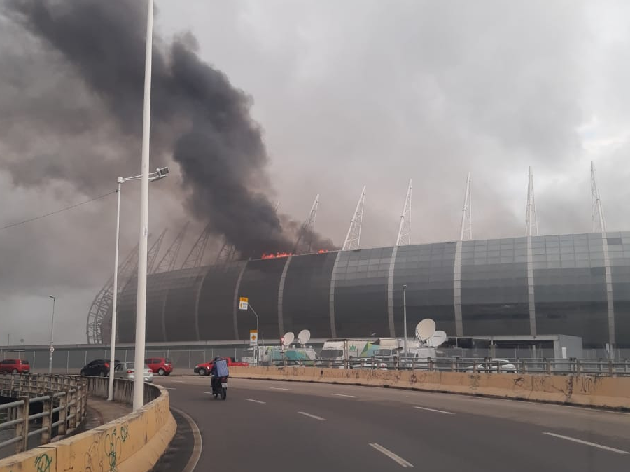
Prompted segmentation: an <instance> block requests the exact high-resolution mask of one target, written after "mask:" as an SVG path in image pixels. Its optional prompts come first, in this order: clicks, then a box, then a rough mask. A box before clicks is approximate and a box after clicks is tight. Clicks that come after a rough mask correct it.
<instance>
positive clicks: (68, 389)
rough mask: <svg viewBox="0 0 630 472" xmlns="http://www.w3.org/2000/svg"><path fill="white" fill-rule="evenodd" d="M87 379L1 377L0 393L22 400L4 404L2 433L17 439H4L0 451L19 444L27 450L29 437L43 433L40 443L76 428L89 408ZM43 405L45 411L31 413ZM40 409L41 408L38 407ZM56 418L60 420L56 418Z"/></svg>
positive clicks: (18, 449) (0, 407)
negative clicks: (39, 405) (36, 406)
mask: <svg viewBox="0 0 630 472" xmlns="http://www.w3.org/2000/svg"><path fill="white" fill-rule="evenodd" d="M87 393H88V390H87V380H86V379H82V378H80V377H76V376H72V377H70V376H59V375H42V374H31V375H11V376H4V377H0V394H1V395H2V396H4V397H13V398H18V400H16V401H13V402H10V403H5V404H3V405H0V418H3V419H4V421H1V422H0V433H4V436H7V435H8V434H11V432H13V438H11V439H6V440H4V441H1V442H0V450H3V449H4V448H7V447H9V446H11V445H15V453H16V454H17V453H20V452H23V451H26V450H27V449H28V446H29V442H28V441H29V438H32V437H34V436H37V435H41V439H40V441H39V444H47V443H49V442H50V441H52V440H53V439H54V438H55V437H58V436H64V435H66V434H69V433H71V432H72V431H73V430H74V429H76V428H77V427H78V426H79V425H80V424H81V422H82V421H83V420H84V418H85V414H86V410H87V408H86V407H87ZM38 404H41V410H42V411H41V412H39V413H31V411H33V410H35V408H34V407H35V405H38ZM37 409H39V408H37ZM55 419H56V421H55Z"/></svg>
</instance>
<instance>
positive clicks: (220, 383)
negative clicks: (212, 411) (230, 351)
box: [210, 375, 228, 400]
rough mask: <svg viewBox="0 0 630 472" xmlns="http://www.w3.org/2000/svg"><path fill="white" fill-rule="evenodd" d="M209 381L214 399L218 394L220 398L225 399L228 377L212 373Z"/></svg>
mask: <svg viewBox="0 0 630 472" xmlns="http://www.w3.org/2000/svg"><path fill="white" fill-rule="evenodd" d="M210 382H211V384H212V394H213V395H214V399H215V400H216V399H218V398H219V396H221V400H225V398H226V397H227V388H228V378H227V377H215V376H214V375H213V376H212V379H211V381H210Z"/></svg>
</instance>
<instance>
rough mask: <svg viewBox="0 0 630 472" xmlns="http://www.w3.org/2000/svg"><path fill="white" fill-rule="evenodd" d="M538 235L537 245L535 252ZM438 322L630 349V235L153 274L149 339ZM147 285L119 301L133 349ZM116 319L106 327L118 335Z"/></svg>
mask: <svg viewBox="0 0 630 472" xmlns="http://www.w3.org/2000/svg"><path fill="white" fill-rule="evenodd" d="M528 239H530V244H529V245H528ZM403 285H406V286H407V289H406V304H407V316H408V323H409V326H415V323H417V322H418V321H419V320H420V319H422V318H427V317H431V318H433V319H434V320H435V321H436V324H437V326H438V327H439V329H442V330H444V331H446V332H447V334H448V335H449V336H454V335H457V336H475V335H515V336H521V335H522V336H529V335H543V334H566V335H575V336H580V337H582V339H583V342H584V346H590V347H602V346H604V345H605V344H606V343H610V344H613V345H615V346H618V347H627V346H630V232H614V233H613V232H609V233H606V234H604V233H587V234H569V235H561V236H532V237H530V238H527V237H522V238H511V239H494V240H470V241H456V242H442V243H434V244H424V245H405V246H394V247H383V248H373V249H356V250H346V251H337V252H326V253H315V254H304V255H298V256H283V255H280V257H268V258H265V259H259V260H248V261H233V262H225V263H218V264H214V265H211V266H201V267H192V268H187V269H180V270H170V271H166V272H160V273H154V274H151V275H149V279H148V288H147V341H148V342H181V341H195V340H239V339H240V340H245V339H248V338H249V330H250V329H251V328H253V327H254V326H255V320H253V317H252V315H251V314H250V313H246V312H240V311H239V310H238V298H239V297H241V296H245V297H248V298H249V301H250V303H251V304H252V307H253V308H254V309H255V310H256V312H257V314H258V315H259V320H260V337H261V339H267V340H270V341H277V340H278V339H279V337H280V336H281V335H282V334H283V333H284V332H286V331H294V332H298V331H300V330H301V329H304V328H307V329H309V330H310V331H311V333H312V335H313V337H315V338H331V337H360V336H392V337H393V336H397V335H398V336H400V335H401V334H402V320H403V293H402V290H403V289H402V287H403ZM135 304H136V284H135V282H134V281H133V280H130V282H129V283H127V284H126V286H125V287H124V289H123V290H121V294H120V297H119V310H118V320H119V321H118V323H119V330H118V333H119V335H118V336H119V340H120V341H121V342H133V341H134V332H135V331H134V330H135V306H136V305H135ZM108 322H109V319H108V317H107V316H103V317H102V318H101V326H98V327H96V326H93V327H92V329H93V330H94V329H99V330H101V333H102V335H103V336H104V338H105V339H106V340H107V339H108V338H107V337H106V336H109V327H108V326H106V325H107V324H108Z"/></svg>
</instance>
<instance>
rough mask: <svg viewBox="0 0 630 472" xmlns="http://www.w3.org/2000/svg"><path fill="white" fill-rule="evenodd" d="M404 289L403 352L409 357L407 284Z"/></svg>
mask: <svg viewBox="0 0 630 472" xmlns="http://www.w3.org/2000/svg"><path fill="white" fill-rule="evenodd" d="M402 289H403V327H404V335H405V339H404V340H403V350H404V351H405V357H407V284H405V285H403V286H402Z"/></svg>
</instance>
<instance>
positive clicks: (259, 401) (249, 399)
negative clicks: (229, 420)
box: [247, 398, 267, 405]
mask: <svg viewBox="0 0 630 472" xmlns="http://www.w3.org/2000/svg"><path fill="white" fill-rule="evenodd" d="M247 401H248V402H254V403H260V404H261V405H265V404H266V403H267V402H264V401H262V400H254V399H253V398H248V399H247Z"/></svg>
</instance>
